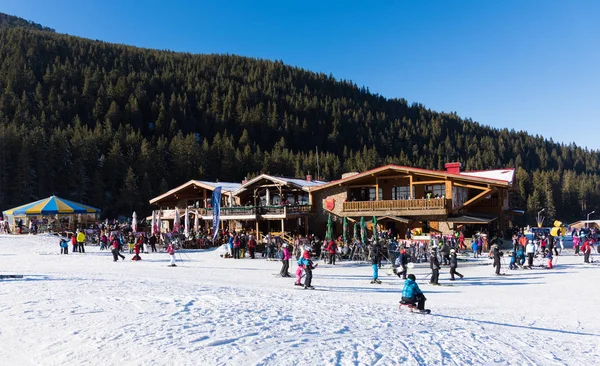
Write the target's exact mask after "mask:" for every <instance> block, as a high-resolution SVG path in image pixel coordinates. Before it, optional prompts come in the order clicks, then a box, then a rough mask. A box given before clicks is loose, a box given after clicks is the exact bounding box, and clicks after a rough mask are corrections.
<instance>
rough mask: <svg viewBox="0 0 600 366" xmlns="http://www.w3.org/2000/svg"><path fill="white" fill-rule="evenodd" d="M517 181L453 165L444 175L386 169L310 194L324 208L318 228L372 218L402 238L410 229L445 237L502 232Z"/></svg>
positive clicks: (511, 174)
mask: <svg viewBox="0 0 600 366" xmlns="http://www.w3.org/2000/svg"><path fill="white" fill-rule="evenodd" d="M513 178H514V170H512V169H506V170H494V171H484V172H460V165H459V164H455V163H452V164H447V170H446V171H433V170H425V169H419V168H411V167H403V166H397V165H386V166H383V167H380V168H377V169H373V170H370V171H367V172H363V173H360V174H359V173H354V174H347V175H346V176H345V177H344V178H342V179H340V180H338V181H333V182H330V183H328V184H324V185H321V186H319V187H316V188H314V189H312V190H311V195H312V199H313V202H314V203H315V204H316V206H318V207H320V208H321V209H318V210H317V212H316V217H315V221H316V222H317V223H319V222H324V221H325V220H326V217H327V216H329V215H332V216H334V217H337V218H338V219H341V218H343V217H347V218H352V219H358V218H360V217H365V218H368V219H370V218H372V217H373V216H374V217H376V218H378V222H380V220H384V221H387V224H386V223H384V224H383V225H384V226H390V227H393V228H394V229H395V230H396V231H397V232H398V233H399V234H400V235H403V234H404V233H405V232H406V229H407V228H427V229H433V230H435V231H440V232H443V233H444V232H451V231H452V230H455V229H457V228H459V227H460V226H462V225H480V226H488V225H491V227H490V229H504V228H505V226H506V223H505V212H506V211H508V210H509V207H508V193H509V190H510V189H512V183H513ZM319 203H321V204H320V205H319ZM339 221H341V220H339Z"/></svg>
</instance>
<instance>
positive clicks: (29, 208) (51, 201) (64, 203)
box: [3, 196, 100, 216]
mask: <svg viewBox="0 0 600 366" xmlns="http://www.w3.org/2000/svg"><path fill="white" fill-rule="evenodd" d="M99 213H100V209H98V208H95V207H91V206H87V205H84V204H81V203H76V202H72V201H69V200H66V199H64V198H59V197H56V196H51V197H48V198H45V199H43V200H39V201H35V202H32V203H28V204H26V205H23V206H19V207H15V208H13V209H10V210H6V211H4V212H3V214H4V215H5V216H33V215H57V214H59V215H68V214H99Z"/></svg>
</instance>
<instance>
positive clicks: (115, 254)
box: [112, 237, 125, 262]
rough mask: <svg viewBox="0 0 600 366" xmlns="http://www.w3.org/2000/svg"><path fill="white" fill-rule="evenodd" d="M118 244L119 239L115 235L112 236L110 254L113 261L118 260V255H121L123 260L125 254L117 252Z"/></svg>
mask: <svg viewBox="0 0 600 366" xmlns="http://www.w3.org/2000/svg"><path fill="white" fill-rule="evenodd" d="M120 246H121V244H120V242H119V239H117V238H116V237H113V239H112V254H113V259H114V262H117V261H118V260H119V257H121V259H122V260H125V256H124V255H123V254H121V253H120V252H119V247H120Z"/></svg>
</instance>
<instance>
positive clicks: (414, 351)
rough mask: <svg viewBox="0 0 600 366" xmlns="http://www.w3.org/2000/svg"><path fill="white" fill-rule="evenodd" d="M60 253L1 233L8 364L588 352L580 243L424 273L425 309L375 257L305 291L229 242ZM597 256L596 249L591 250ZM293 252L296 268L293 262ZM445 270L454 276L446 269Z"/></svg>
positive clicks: (1, 334) (2, 331) (286, 361)
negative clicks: (553, 260) (374, 267)
mask: <svg viewBox="0 0 600 366" xmlns="http://www.w3.org/2000/svg"><path fill="white" fill-rule="evenodd" d="M86 250H87V252H86V253H85V254H79V253H75V254H72V253H69V255H60V254H58V253H59V246H58V239H57V238H56V237H51V236H43V235H39V236H20V237H19V236H0V274H24V275H25V276H24V278H23V279H5V280H0V314H1V317H2V322H1V323H0V324H1V327H0V344H2V347H0V360H3V362H2V363H3V364H6V365H9V364H11V365H39V364H43V365H65V364H68V365H84V364H85V365H166V364H171V365H297V364H306V363H311V364H315V365H374V364H378V365H394V364H406V365H435V364H439V365H446V364H448V365H465V364H471V365H490V364H501V365H514V364H517V365H593V364H597V362H598V359H599V358H598V357H599V356H600V315H599V312H598V300H599V296H598V290H597V289H598V287H597V284H598V281H599V280H600V266H595V265H583V264H582V262H583V258H582V257H576V256H573V255H572V253H569V254H568V255H563V256H559V257H557V265H556V267H555V269H554V270H543V269H534V270H520V271H508V272H509V275H507V276H499V277H496V276H494V275H493V269H492V267H491V265H487V264H489V262H490V261H489V260H488V259H487V258H486V259H480V260H470V261H469V262H468V263H460V264H459V268H458V271H459V272H461V273H462V274H463V275H465V279H464V280H460V281H456V282H454V283H453V286H451V287H450V286H442V287H432V286H429V285H427V284H426V280H424V277H425V275H426V274H427V273H428V272H429V270H428V269H427V268H426V267H425V266H424V265H423V264H418V265H416V266H415V268H414V269H413V270H412V271H413V273H415V275H416V276H417V280H418V282H419V284H420V286H421V289H422V290H424V292H425V295H426V296H427V298H428V301H427V307H428V308H431V309H432V314H431V315H420V314H410V313H409V312H408V311H407V310H398V308H397V304H398V301H399V300H400V296H401V295H400V291H401V289H402V282H403V281H402V280H399V279H398V278H397V277H395V276H388V275H387V274H386V272H387V270H386V269H382V270H380V279H382V281H383V284H381V285H371V284H369V280H370V276H371V268H370V266H369V265H367V264H358V263H352V262H342V263H340V264H339V265H336V266H329V265H325V264H320V265H319V266H318V267H317V269H315V271H314V279H313V285H314V286H315V287H316V288H317V289H320V290H325V291H318V290H317V291H310V290H303V289H299V288H298V287H296V286H293V281H294V279H289V278H280V277H277V276H275V275H274V274H275V273H278V272H279V269H280V263H279V262H270V261H266V260H264V259H255V260H250V259H243V260H234V259H223V258H221V257H220V256H219V254H220V253H221V252H222V249H218V250H212V251H204V252H202V251H187V252H183V251H182V252H180V253H179V254H178V255H177V259H178V265H179V267H177V268H169V267H167V263H168V261H169V258H168V255H166V254H165V253H155V254H146V255H142V258H143V260H142V261H141V262H134V261H131V257H132V255H126V257H127V259H126V260H125V261H119V262H118V263H114V262H113V261H112V256H111V254H110V253H109V252H101V251H99V249H98V247H87V249H86ZM597 257H598V256H597V255H595V256H594V259H597ZM295 269H296V266H295V265H292V266H291V269H290V272H291V271H295ZM441 283H442V284H449V283H450V282H449V281H448V269H447V268H443V269H442V274H441Z"/></svg>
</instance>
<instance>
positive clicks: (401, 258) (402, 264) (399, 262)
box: [394, 249, 408, 280]
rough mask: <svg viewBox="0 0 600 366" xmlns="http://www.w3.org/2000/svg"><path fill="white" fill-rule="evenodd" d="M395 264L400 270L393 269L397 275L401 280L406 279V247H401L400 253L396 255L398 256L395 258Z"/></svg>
mask: <svg viewBox="0 0 600 366" xmlns="http://www.w3.org/2000/svg"><path fill="white" fill-rule="evenodd" d="M395 265H396V267H398V268H399V269H400V271H398V270H397V269H396V268H394V271H395V272H396V275H398V277H400V278H402V279H403V280H405V279H406V272H407V266H408V254H407V253H406V249H402V250H401V251H400V254H399V255H398V258H397V259H396V263H395Z"/></svg>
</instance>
